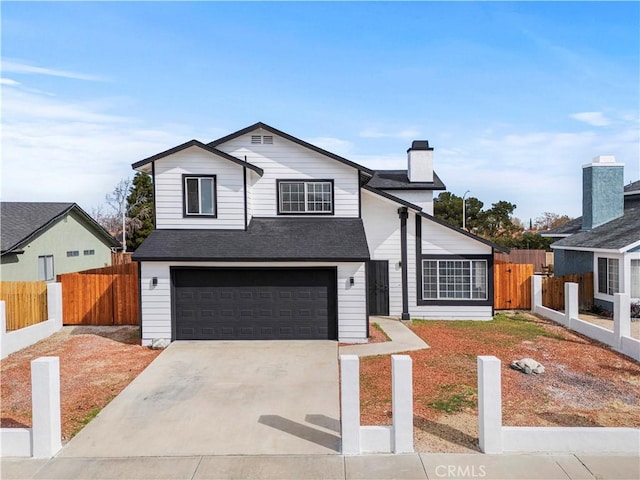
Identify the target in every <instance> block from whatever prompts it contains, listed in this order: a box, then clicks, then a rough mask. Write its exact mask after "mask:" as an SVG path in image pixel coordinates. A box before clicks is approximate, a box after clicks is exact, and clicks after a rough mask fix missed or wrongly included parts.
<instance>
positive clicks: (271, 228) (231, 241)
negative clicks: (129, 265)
mask: <svg viewBox="0 0 640 480" xmlns="http://www.w3.org/2000/svg"><path fill="white" fill-rule="evenodd" d="M369 258H370V257H369V247H368V246H367V239H366V237H365V233H364V226H363V224H362V220H361V219H359V218H308V219H307V218H253V219H252V220H251V223H250V224H249V227H248V228H247V230H246V231H245V230H190V229H189V230H186V229H185V230H154V231H153V232H152V233H151V235H149V236H148V237H147V238H146V240H145V241H144V242H143V243H142V245H140V246H139V247H138V248H137V249H136V251H135V253H134V255H133V259H134V260H136V261H153V260H158V261H160V260H178V261H180V260H181V261H206V260H208V261H215V260H220V261H269V260H290V261H366V260H368V259H369Z"/></svg>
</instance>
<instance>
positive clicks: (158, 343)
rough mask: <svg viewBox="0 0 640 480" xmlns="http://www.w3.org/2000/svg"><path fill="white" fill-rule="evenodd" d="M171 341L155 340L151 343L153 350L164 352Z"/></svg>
mask: <svg viewBox="0 0 640 480" xmlns="http://www.w3.org/2000/svg"><path fill="white" fill-rule="evenodd" d="M169 343H170V342H169V340H167V339H166V338H154V339H153V340H152V341H151V348H152V349H154V350H164V349H165V348H167V347H168V346H169Z"/></svg>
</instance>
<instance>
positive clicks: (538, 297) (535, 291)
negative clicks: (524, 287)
mask: <svg viewBox="0 0 640 480" xmlns="http://www.w3.org/2000/svg"><path fill="white" fill-rule="evenodd" d="M541 305H542V276H541V275H533V276H532V277H531V311H532V312H533V313H535V312H536V307H539V306H541Z"/></svg>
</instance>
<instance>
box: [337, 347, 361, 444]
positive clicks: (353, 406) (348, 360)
mask: <svg viewBox="0 0 640 480" xmlns="http://www.w3.org/2000/svg"><path fill="white" fill-rule="evenodd" d="M340 406H341V409H342V419H341V420H342V422H341V429H342V453H343V454H346V455H355V454H359V453H360V359H359V358H358V356H357V355H340Z"/></svg>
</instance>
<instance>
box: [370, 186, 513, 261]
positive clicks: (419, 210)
mask: <svg viewBox="0 0 640 480" xmlns="http://www.w3.org/2000/svg"><path fill="white" fill-rule="evenodd" d="M362 188H363V189H364V190H366V191H368V192H371V193H375V194H376V195H379V196H381V197H383V198H386V199H387V200H391V201H392V202H395V203H397V204H399V205H402V206H404V207H407V208H410V209H411V210H413V211H415V213H416V215H419V216H421V217H423V218H426V219H427V220H430V221H432V222H434V223H437V224H438V225H442V226H443V227H446V228H448V229H450V230H453V231H454V232H457V233H461V234H462V235H464V236H466V237H469V238H471V239H473V240H475V241H477V242H480V243H484V244H485V245H487V246H489V247H491V248H495V249H496V250H499V251H501V252H504V253H509V252H510V250H509V249H508V248H505V247H503V246H501V245H498V244H497V243H494V242H492V241H491V240H487V239H485V238H482V237H479V236H477V235H474V234H473V233H470V232H467V231H466V230H463V229H462V228H458V227H456V226H453V225H451V224H450V223H447V222H445V221H444V220H440V219H439V218H436V217H434V216H433V215H429V214H428V213H426V212H423V211H422V207H420V206H418V205H415V204H413V203H411V202H407V201H406V200H403V199H401V198H398V197H396V196H395V195H392V194H390V193H388V192H384V191H382V190H378V189H376V188H373V187H370V186H369V185H364V186H363V187H362Z"/></svg>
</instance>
